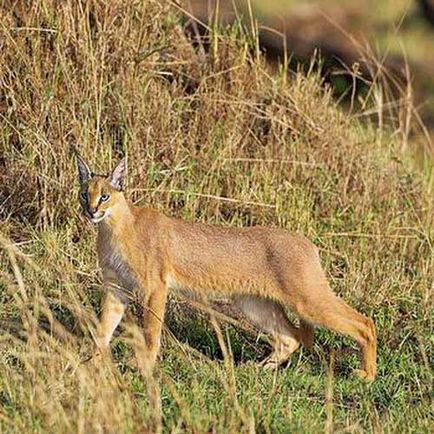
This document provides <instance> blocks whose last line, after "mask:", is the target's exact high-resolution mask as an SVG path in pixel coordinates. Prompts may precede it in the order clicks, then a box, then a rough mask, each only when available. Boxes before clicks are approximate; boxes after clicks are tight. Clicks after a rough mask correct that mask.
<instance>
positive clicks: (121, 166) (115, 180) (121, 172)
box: [110, 158, 126, 191]
mask: <svg viewBox="0 0 434 434" xmlns="http://www.w3.org/2000/svg"><path fill="white" fill-rule="evenodd" d="M125 172H126V161H125V158H122V160H121V161H119V163H118V165H117V166H116V167H115V169H114V170H113V172H112V174H111V176H110V183H111V185H112V186H113V187H114V188H115V189H116V190H119V191H121V190H123V189H124V185H125Z"/></svg>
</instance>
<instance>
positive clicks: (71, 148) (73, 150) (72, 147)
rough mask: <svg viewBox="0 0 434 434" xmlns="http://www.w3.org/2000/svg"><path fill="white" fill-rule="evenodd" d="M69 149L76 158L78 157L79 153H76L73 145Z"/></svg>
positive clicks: (76, 150)
mask: <svg viewBox="0 0 434 434" xmlns="http://www.w3.org/2000/svg"><path fill="white" fill-rule="evenodd" d="M69 149H70V151H71V152H72V153H73V154H74V155H75V156H76V157H79V156H80V153H79V152H78V149H77V147H76V146H75V145H69Z"/></svg>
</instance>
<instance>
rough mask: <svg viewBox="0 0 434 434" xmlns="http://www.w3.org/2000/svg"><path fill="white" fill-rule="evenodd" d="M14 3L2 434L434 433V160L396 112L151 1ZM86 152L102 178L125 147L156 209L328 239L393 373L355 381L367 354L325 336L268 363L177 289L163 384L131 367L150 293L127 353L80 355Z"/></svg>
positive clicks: (2, 232) (0, 148)
mask: <svg viewBox="0 0 434 434" xmlns="http://www.w3.org/2000/svg"><path fill="white" fill-rule="evenodd" d="M0 12H1V13H2V14H3V15H2V16H4V17H5V19H4V21H3V23H2V30H1V31H2V34H3V35H4V36H5V38H4V42H3V45H2V50H0V80H1V83H2V86H3V94H4V98H3V99H2V100H1V101H2V102H1V104H2V107H1V111H0V115H1V119H2V121H1V123H0V218H1V220H0V327H1V334H0V431H1V432H80V433H88V432H125V433H136V432H159V431H163V432H191V433H202V432H218V433H220V432H231V433H237V432H259V433H261V432H264V433H267V432H272V433H275V432H284V433H286V432H321V431H326V432H371V431H372V432H375V433H377V432H414V433H420V432H432V430H433V428H432V427H433V420H434V413H433V412H434V408H433V383H434V372H433V364H432V360H434V351H433V348H434V316H433V281H434V279H433V278H434V274H433V270H434V264H433V259H434V256H433V241H434V237H433V235H434V233H433V218H432V217H433V203H432V198H433V194H432V184H431V180H432V163H431V162H429V161H428V162H426V164H425V166H424V170H422V169H420V168H419V166H418V165H416V164H415V163H414V161H413V160H412V157H411V153H405V152H403V151H402V149H406V147H405V146H404V145H403V144H404V143H407V141H408V140H411V136H406V134H405V131H406V130H405V128H404V126H403V124H402V122H405V117H402V116H401V115H402V112H400V107H398V108H397V111H396V119H395V122H394V123H392V124H391V125H390V126H388V125H386V126H383V128H382V129H380V128H379V125H378V124H377V123H376V121H375V120H371V121H370V122H365V123H361V121H360V118H359V117H358V115H357V113H354V114H353V115H348V114H346V113H344V112H343V111H342V110H341V109H339V107H337V105H336V103H335V102H334V100H333V98H332V96H331V92H330V90H329V89H326V88H325V87H324V86H323V84H322V82H321V79H320V77H318V76H317V75H316V74H312V73H311V74H308V75H304V74H302V73H297V74H290V75H289V76H288V75H286V71H282V72H281V73H280V74H277V75H270V72H269V70H268V69H267V67H266V65H265V64H264V62H263V59H253V58H252V56H251V50H250V49H251V45H250V38H249V37H248V36H246V35H243V34H242V32H241V33H240V29H226V30H224V31H223V30H218V31H219V33H218V35H217V37H216V38H215V39H214V42H213V43H214V44H215V46H213V47H212V50H211V51H210V52H211V53H213V55H207V56H205V58H202V57H201V56H200V55H199V54H198V53H197V52H195V51H194V50H193V49H192V47H191V45H190V42H189V41H188V40H187V39H186V38H185V36H184V35H183V33H182V31H181V29H180V27H179V22H180V19H179V16H178V15H177V14H176V13H175V11H174V9H171V8H170V7H169V6H162V5H160V4H157V3H155V2H152V1H145V2H140V3H135V2H123V1H120V2H118V3H116V5H115V4H114V3H109V2H104V3H100V2H89V3H88V4H86V6H83V5H79V4H76V3H75V2H69V1H66V2H62V3H61V4H57V3H56V4H53V3H51V2H49V1H41V2H39V3H37V4H34V5H33V6H32V7H31V8H29V9H26V8H19V7H18V6H16V5H15V7H14V8H12V7H7V5H4V6H3V10H1V11H0ZM16 27H20V28H26V29H27V30H19V31H18V30H16V29H15V28H16ZM14 29H15V30H14ZM29 29H36V30H29ZM38 29H39V30H38ZM42 29H46V30H47V29H48V30H50V31H46V30H42ZM158 47H169V48H167V49H165V52H164V53H163V54H164V55H163V56H160V53H159V52H158V50H157V52H153V51H154V50H155V49H159V48H158ZM146 53H147V54H146ZM149 53H152V54H149ZM145 54H146V55H145ZM376 91H379V89H376ZM368 104H372V102H369V103H368ZM70 143H76V144H78V146H79V148H80V150H81V152H82V153H83V154H84V155H85V157H86V158H87V159H89V160H90V162H91V163H92V165H93V166H94V167H96V168H97V170H98V171H102V172H106V171H107V170H108V169H109V167H110V166H113V164H114V162H115V161H116V160H117V158H119V156H120V155H121V154H125V155H126V156H127V159H128V166H129V167H128V168H129V176H128V188H127V193H128V196H129V198H130V199H131V200H133V201H135V202H137V203H138V204H141V205H146V206H153V207H155V208H157V209H159V210H160V211H162V212H164V213H166V214H170V215H174V216H178V217H181V218H185V219H188V220H192V221H206V222H209V223H215V224H221V225H231V226H247V225H265V226H281V227H285V228H287V229H290V230H294V231H298V232H302V233H304V234H305V235H306V236H308V237H309V238H310V239H312V240H313V241H314V242H315V243H316V244H317V245H318V246H319V247H320V249H321V256H322V260H323V263H324V267H325V269H326V270H327V273H328V275H329V278H330V281H331V283H332V286H333V288H334V289H335V291H336V292H337V293H339V294H340V295H341V296H342V297H343V298H344V299H345V300H346V301H347V302H348V303H350V304H351V305H352V306H354V307H355V308H357V309H358V310H360V311H361V312H363V313H365V314H367V315H369V316H372V317H373V319H374V320H375V322H376V325H377V329H378V339H379V345H378V369H379V375H378V379H377V380H376V381H375V382H374V383H373V384H369V385H368V384H365V383H364V382H362V381H360V380H358V379H357V378H356V377H355V376H353V375H352V370H353V369H354V368H357V367H358V366H359V360H358V349H357V348H356V347H355V346H354V345H353V344H352V343H351V342H350V341H349V340H348V339H346V338H343V337H339V336H336V335H335V334H332V333H330V332H327V331H323V330H317V331H316V341H315V345H314V348H313V350H312V351H311V352H307V351H305V350H302V351H301V352H299V353H297V354H295V355H294V357H293V359H292V360H291V363H290V364H289V366H287V367H284V368H282V369H279V370H277V371H275V372H269V371H264V370H263V369H262V368H261V367H260V366H259V365H258V364H257V362H258V361H260V360H262V359H263V358H264V357H265V356H266V355H267V354H268V351H269V347H268V345H267V344H266V342H264V340H263V339H256V337H254V336H252V335H251V334H249V333H247V332H246V331H244V330H240V329H237V328H235V327H233V326H231V325H228V324H224V323H222V324H220V327H221V330H222V332H221V334H219V330H220V329H219V328H217V330H216V329H215V327H214V326H213V324H212V323H211V322H210V321H209V319H208V317H207V316H206V315H205V314H204V313H201V312H198V313H197V314H196V315H194V314H193V313H192V310H191V309H190V308H188V307H186V306H185V303H184V302H183V300H182V299H181V300H180V299H179V298H178V297H177V296H176V295H173V296H172V298H171V301H170V305H169V310H168V314H167V318H166V326H165V329H164V339H163V348H162V352H161V357H160V363H159V366H158V367H157V369H156V371H155V373H154V376H153V377H147V376H146V375H144V374H142V373H141V371H140V370H138V369H137V368H136V367H135V366H136V363H135V356H134V354H135V353H136V351H137V343H138V341H140V339H139V338H138V336H139V335H140V329H139V328H138V326H137V323H136V321H135V316H134V311H135V309H136V307H137V306H134V305H133V306H132V307H131V309H129V312H128V314H127V318H126V319H125V321H123V323H122V326H121V327H120V330H119V333H118V335H117V337H116V338H115V339H114V342H113V344H112V361H107V362H106V363H104V364H102V365H99V366H96V365H94V364H93V363H91V362H87V363H86V362H84V360H86V358H87V357H88V355H89V354H90V352H91V350H92V331H93V330H94V327H95V323H96V320H97V314H98V312H99V304H100V298H101V294H100V292H99V290H98V289H99V284H100V280H101V279H100V275H99V271H98V268H97V264H96V255H95V251H94V245H95V228H94V227H92V226H91V225H90V224H88V223H87V222H86V221H85V220H84V219H83V218H81V217H80V215H79V212H78V201H77V195H76V191H75V190H76V189H77V187H78V185H77V175H76V173H75V165H74V160H73V156H72V155H71V154H70V151H69V144H70ZM218 336H220V337H222V338H223V340H222V341H221V342H219V340H218ZM222 342H223V343H224V344H223V345H222ZM225 354H226V356H225Z"/></svg>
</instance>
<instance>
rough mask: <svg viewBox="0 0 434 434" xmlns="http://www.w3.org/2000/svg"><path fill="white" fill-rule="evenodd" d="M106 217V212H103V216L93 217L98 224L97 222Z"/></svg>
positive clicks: (93, 220)
mask: <svg viewBox="0 0 434 434" xmlns="http://www.w3.org/2000/svg"><path fill="white" fill-rule="evenodd" d="M104 217H105V214H103V215H102V216H99V217H94V218H93V219H92V223H95V224H97V223H99V222H100V221H102V220H104Z"/></svg>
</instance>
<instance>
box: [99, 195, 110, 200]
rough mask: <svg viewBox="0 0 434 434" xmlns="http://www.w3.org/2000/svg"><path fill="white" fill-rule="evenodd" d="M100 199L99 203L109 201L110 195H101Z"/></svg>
mask: <svg viewBox="0 0 434 434" xmlns="http://www.w3.org/2000/svg"><path fill="white" fill-rule="evenodd" d="M100 199H101V202H107V201H108V200H109V199H110V195H109V194H102V195H101V198H100Z"/></svg>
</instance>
